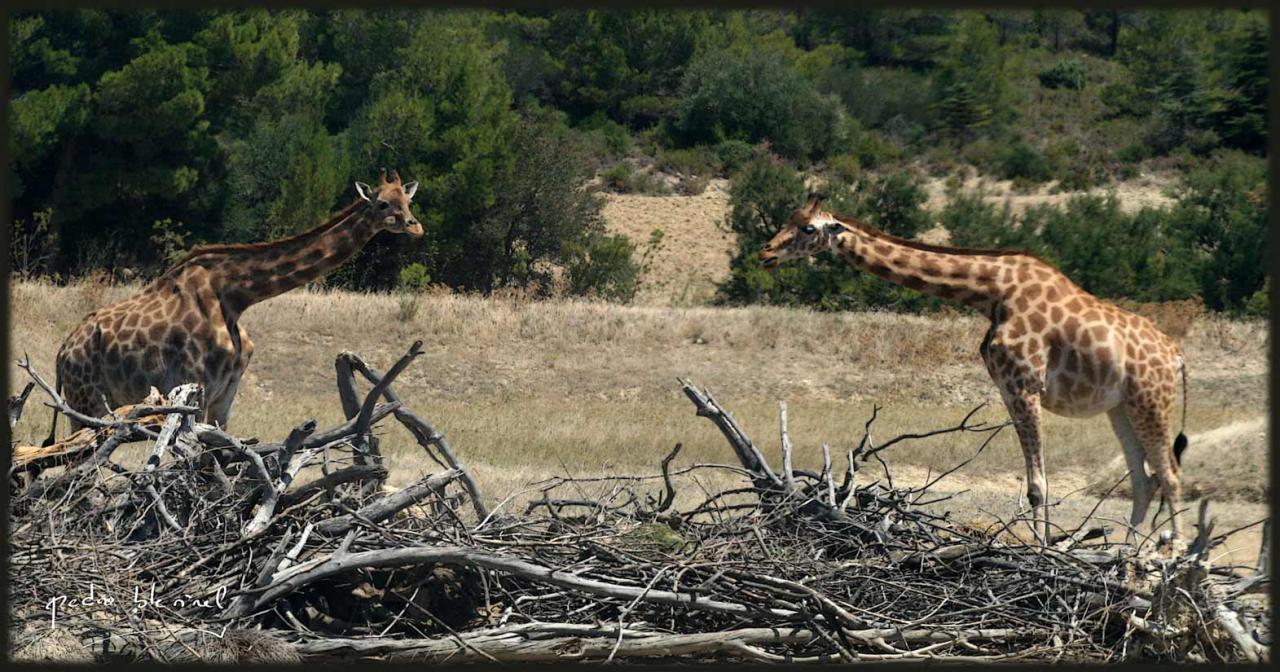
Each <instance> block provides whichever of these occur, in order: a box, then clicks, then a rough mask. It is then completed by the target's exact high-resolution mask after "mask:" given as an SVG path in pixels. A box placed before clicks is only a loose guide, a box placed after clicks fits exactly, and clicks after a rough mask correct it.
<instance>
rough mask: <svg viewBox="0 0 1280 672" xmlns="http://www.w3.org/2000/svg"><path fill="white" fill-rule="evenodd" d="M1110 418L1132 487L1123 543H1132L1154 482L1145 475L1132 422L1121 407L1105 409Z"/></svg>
mask: <svg viewBox="0 0 1280 672" xmlns="http://www.w3.org/2000/svg"><path fill="white" fill-rule="evenodd" d="M1107 417H1109V418H1110V419H1111V429H1112V430H1113V431H1115V433H1116V438H1118V439H1120V447H1121V448H1123V449H1124V461H1125V464H1126V465H1128V467H1129V484H1130V485H1131V486H1132V489H1133V508H1132V509H1131V510H1130V513H1129V531H1128V532H1127V533H1126V534H1125V543H1128V544H1132V543H1133V542H1134V541H1135V539H1136V537H1137V534H1138V528H1139V526H1141V525H1142V521H1143V520H1145V519H1146V517H1147V509H1148V508H1149V507H1150V506H1151V495H1152V494H1153V490H1154V487H1155V484H1154V483H1152V482H1151V479H1150V477H1148V476H1147V468H1146V465H1145V464H1144V463H1143V453H1144V452H1145V451H1143V448H1142V441H1141V440H1140V439H1139V438H1138V434H1137V433H1136V432H1134V430H1133V423H1132V422H1130V421H1129V416H1128V415H1127V414H1126V413H1125V410H1124V409H1123V408H1119V407H1117V408H1113V409H1111V410H1110V411H1107Z"/></svg>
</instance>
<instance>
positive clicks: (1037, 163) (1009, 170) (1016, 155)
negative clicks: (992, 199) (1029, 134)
mask: <svg viewBox="0 0 1280 672" xmlns="http://www.w3.org/2000/svg"><path fill="white" fill-rule="evenodd" d="M1000 168H1001V171H1000V172H1001V174H1002V175H1003V176H1004V178H1005V179H1006V180H1017V179H1019V178H1022V179H1025V180H1028V181H1030V182H1047V181H1048V180H1049V179H1050V178H1051V177H1052V175H1051V171H1050V170H1049V162H1048V161H1046V160H1045V158H1044V155H1042V154H1041V153H1040V152H1037V151H1036V150H1035V149H1033V148H1032V147H1031V146H1030V145H1028V144H1026V143H1025V142H1015V143H1013V144H1012V145H1009V147H1008V149H1007V150H1006V151H1005V152H1004V158H1003V159H1002V160H1001V162H1000Z"/></svg>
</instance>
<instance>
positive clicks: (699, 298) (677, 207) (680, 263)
mask: <svg viewBox="0 0 1280 672" xmlns="http://www.w3.org/2000/svg"><path fill="white" fill-rule="evenodd" d="M1174 182H1175V180H1174V177H1173V176H1171V175H1168V174H1149V175H1142V176H1139V177H1137V178H1135V179H1132V180H1126V181H1122V182H1118V183H1115V184H1112V185H1109V186H1107V187H1093V188H1091V189H1086V190H1077V191H1070V190H1063V191H1057V184H1056V183H1053V182H1051V183H1047V184H1044V185H1040V186H1039V187H1037V188H1035V189H1031V190H1021V191H1020V190H1016V189H1014V186H1013V182H1012V181H1010V180H1000V179H996V178H993V177H988V176H981V175H975V176H970V177H969V178H968V179H966V180H964V182H963V183H962V184H961V185H960V191H961V192H964V193H981V194H982V195H983V198H984V200H986V201H987V202H989V203H993V204H995V205H998V206H1003V205H1004V204H1006V203H1007V204H1008V205H1009V207H1010V209H1011V210H1012V211H1013V212H1014V213H1022V212H1025V211H1026V210H1027V209H1028V208H1031V207H1034V206H1038V205H1049V206H1061V205H1062V204H1064V203H1066V201H1067V200H1068V199H1070V198H1071V197H1073V196H1078V195H1083V194H1107V193H1114V194H1115V195H1116V198H1117V200H1118V201H1119V203H1120V208H1121V209H1122V210H1123V211H1126V212H1132V211H1136V210H1138V209H1141V208H1144V207H1163V206H1167V205H1169V204H1171V203H1172V202H1173V199H1172V198H1170V197H1169V195H1168V191H1169V189H1170V188H1171V187H1172V186H1173V184H1174ZM924 188H925V191H926V193H927V195H928V199H927V200H926V201H925V202H924V205H923V207H924V208H925V209H926V210H928V211H929V212H930V213H932V214H935V215H936V214H937V213H938V212H939V211H941V210H942V208H943V207H945V206H946V204H947V201H948V200H949V196H948V180H947V179H945V178H941V177H929V178H926V179H925V180H924ZM603 194H604V197H605V207H604V210H603V214H604V219H605V225H606V226H607V227H608V230H609V231H610V232H611V233H620V234H623V235H625V236H627V237H628V238H630V239H631V241H632V242H633V243H635V244H636V245H637V247H638V248H639V250H638V253H639V254H640V255H642V256H643V255H647V257H645V261H646V263H647V266H646V267H645V269H644V271H643V272H642V274H641V279H640V287H639V290H638V291H637V293H636V297H635V303H636V304H639V305H645V306H691V305H702V304H705V303H706V301H707V300H708V299H709V298H710V297H711V296H712V295H714V293H715V289H716V285H717V284H718V283H721V282H723V281H724V280H725V279H727V278H728V277H729V260H730V258H731V257H732V256H733V253H734V250H735V247H736V243H735V236H734V234H733V233H732V232H731V231H729V230H728V229H727V226H726V224H725V219H726V216H727V215H728V213H729V181H728V180H724V179H714V180H711V181H710V182H709V184H708V186H707V189H706V191H704V192H703V193H701V194H699V195H697V196H680V195H675V194H665V195H657V196H653V195H646V194H623V193H614V192H609V191H605V192H603ZM654 230H661V231H662V233H663V236H662V241H661V243H660V244H659V245H658V246H656V247H651V246H650V245H649V241H650V237H651V235H652V233H653V231H654ZM921 239H923V240H926V241H927V242H932V243H946V242H947V240H948V235H947V231H946V229H945V228H943V227H941V226H940V225H938V224H937V223H936V222H935V223H934V226H933V227H932V228H930V229H929V230H927V231H925V232H924V233H923V234H922V235H921Z"/></svg>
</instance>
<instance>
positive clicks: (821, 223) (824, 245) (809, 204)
mask: <svg viewBox="0 0 1280 672" xmlns="http://www.w3.org/2000/svg"><path fill="white" fill-rule="evenodd" d="M822 198H823V197H822V195H820V194H814V195H812V196H810V197H809V199H808V200H807V201H805V203H804V205H802V206H800V207H799V208H797V209H796V211H795V212H793V213H791V217H790V218H789V219H788V220H787V223H786V224H783V225H782V229H781V230H780V231H778V233H777V234H775V235H774V237H773V238H772V239H770V240H769V242H767V243H765V245H764V247H763V248H761V249H760V254H759V258H760V265H761V266H763V267H764V268H765V269H766V270H769V271H772V270H774V269H775V268H777V267H778V266H779V265H781V264H782V262H784V261H790V260H791V259H803V258H804V257H808V256H812V255H814V254H817V253H818V252H821V251H822V250H825V249H829V248H830V247H831V245H832V243H833V242H834V240H835V237H836V235H837V234H839V233H840V232H841V231H843V230H844V227H843V226H842V225H841V224H840V222H839V221H838V220H836V219H835V218H834V217H832V216H830V215H828V214H827V213H824V212H821V211H820V210H819V209H818V204H820V203H821V202H822Z"/></svg>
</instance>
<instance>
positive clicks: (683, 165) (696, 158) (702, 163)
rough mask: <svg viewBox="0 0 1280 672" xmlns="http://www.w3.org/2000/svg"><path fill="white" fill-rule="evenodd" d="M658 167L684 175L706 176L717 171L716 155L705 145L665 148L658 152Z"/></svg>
mask: <svg viewBox="0 0 1280 672" xmlns="http://www.w3.org/2000/svg"><path fill="white" fill-rule="evenodd" d="M658 169H659V170H662V171H665V172H668V173H675V174H678V175H681V176H684V177H692V176H695V175H702V176H706V175H710V174H711V173H714V172H716V157H715V155H714V154H713V153H712V151H711V150H710V149H709V148H707V147H706V146H705V145H698V146H696V147H690V148H688V149H664V150H661V151H660V152H658Z"/></svg>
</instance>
